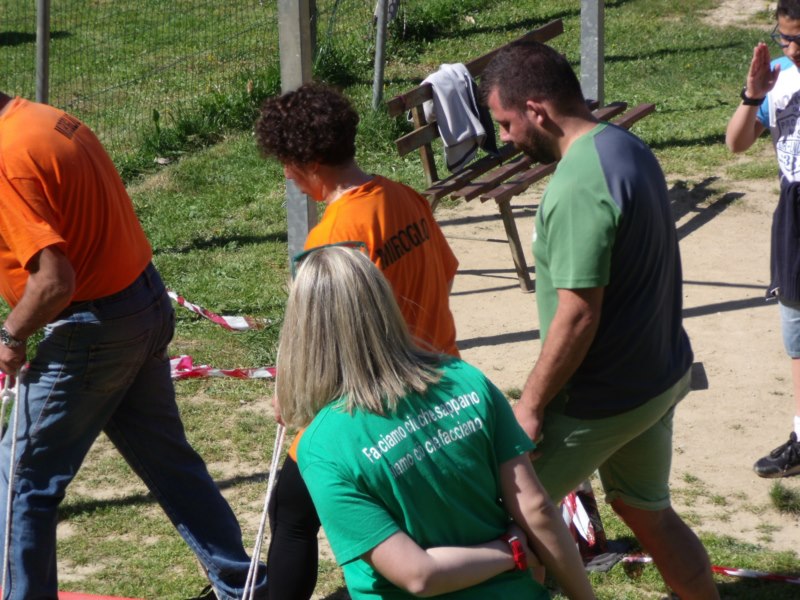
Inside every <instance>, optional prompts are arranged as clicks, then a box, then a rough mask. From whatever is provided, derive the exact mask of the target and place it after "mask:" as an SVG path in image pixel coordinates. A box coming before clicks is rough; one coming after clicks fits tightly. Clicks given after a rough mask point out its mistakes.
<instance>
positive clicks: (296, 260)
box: [292, 241, 369, 279]
mask: <svg viewBox="0 0 800 600" xmlns="http://www.w3.org/2000/svg"><path fill="white" fill-rule="evenodd" d="M337 246H338V247H342V248H352V249H353V250H358V251H359V252H361V253H363V254H366V255H367V256H369V250H368V249H367V245H366V244H365V243H364V242H356V241H346V242H336V243H334V244H323V245H322V246H314V247H313V248H309V249H308V250H304V251H303V252H301V253H300V254H295V255H294V256H293V257H292V279H294V276H295V275H296V274H297V269H299V268H300V265H301V264H303V261H304V260H305V259H307V258H308V257H309V256H310V255H311V254H313V253H314V252H316V251H317V250H322V249H323V248H336V247H337Z"/></svg>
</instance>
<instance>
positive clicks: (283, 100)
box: [255, 83, 358, 166]
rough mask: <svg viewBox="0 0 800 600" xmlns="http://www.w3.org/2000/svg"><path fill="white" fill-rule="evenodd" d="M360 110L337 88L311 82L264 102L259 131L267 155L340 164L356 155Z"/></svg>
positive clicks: (258, 138) (292, 161)
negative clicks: (357, 110) (356, 109)
mask: <svg viewBox="0 0 800 600" xmlns="http://www.w3.org/2000/svg"><path fill="white" fill-rule="evenodd" d="M357 127H358V113H357V112H356V111H355V109H353V106H352V105H351V104H350V102H349V100H347V98H345V97H344V96H343V95H342V94H340V93H339V92H337V91H336V90H334V89H333V88H330V87H327V86H324V85H321V84H317V83H307V84H304V85H302V86H300V87H299V88H297V89H296V90H294V91H292V92H288V93H286V94H283V95H282V96H278V97H274V98H268V99H267V100H266V101H265V102H264V104H263V105H262V106H261V116H260V117H259V118H258V121H256V126H255V134H256V141H257V143H258V147H259V148H260V149H261V152H262V153H263V154H264V156H268V157H275V158H277V159H278V160H279V161H281V162H282V163H290V164H296V165H305V164H308V163H311V162H318V163H320V164H324V165H330V166H337V165H342V164H344V163H346V162H348V161H350V160H351V159H352V158H353V157H354V156H355V155H356V128H357Z"/></svg>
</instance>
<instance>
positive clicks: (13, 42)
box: [0, 31, 72, 46]
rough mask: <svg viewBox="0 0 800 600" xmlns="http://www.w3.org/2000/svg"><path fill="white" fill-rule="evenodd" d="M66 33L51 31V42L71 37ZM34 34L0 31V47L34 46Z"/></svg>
mask: <svg viewBox="0 0 800 600" xmlns="http://www.w3.org/2000/svg"><path fill="white" fill-rule="evenodd" d="M71 36H72V34H71V33H70V32H68V31H51V32H50V39H51V40H62V39H64V38H68V37H71ZM35 43H36V34H35V33H29V32H27V31H0V46H22V45H23V44H35Z"/></svg>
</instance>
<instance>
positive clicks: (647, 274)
mask: <svg viewBox="0 0 800 600" xmlns="http://www.w3.org/2000/svg"><path fill="white" fill-rule="evenodd" d="M533 254H534V256H535V258H536V304H537V306H538V309H539V323H540V326H541V339H542V341H543V342H545V343H546V340H547V336H548V333H549V329H550V325H551V323H552V321H553V317H554V316H555V313H556V309H557V307H558V290H559V289H567V290H575V289H586V288H598V287H600V288H603V305H602V310H601V314H600V323H599V325H598V328H597V333H596V334H595V337H594V340H593V341H592V344H591V346H590V347H589V350H588V352H587V353H586V356H585V357H584V359H583V361H582V362H581V364H580V366H579V367H578V368H577V370H576V371H575V373H574V374H573V375H572V377H571V378H570V381H569V382H568V383H567V385H566V386H565V388H564V390H562V392H561V394H560V395H559V398H558V400H559V402H558V403H556V404H555V405H558V404H560V403H563V405H564V412H565V414H567V415H569V416H573V417H577V418H587V419H588V418H604V417H609V416H613V415H615V414H620V413H623V412H625V411H628V410H631V409H633V408H636V407H637V406H640V405H642V404H644V403H645V402H647V401H648V400H650V399H651V398H654V397H656V396H658V395H659V394H661V393H662V392H664V391H665V390H667V389H669V388H670V387H671V386H672V385H674V384H675V383H676V382H677V381H678V380H679V379H680V378H681V377H682V376H683V374H684V373H686V371H687V370H688V368H689V366H690V365H691V363H692V350H691V345H690V344H689V338H688V337H687V335H686V332H685V331H684V329H683V325H682V321H681V309H682V275H681V259H680V251H679V248H678V237H677V233H676V231H675V222H674V218H673V215H672V211H671V208H670V203H669V196H668V194H667V184H666V181H665V179H664V174H663V172H662V171H661V167H660V166H659V164H658V160H657V159H656V158H655V156H654V155H653V153H652V152H651V151H650V149H649V148H648V147H647V146H646V145H645V144H644V143H643V142H642V141H641V140H640V139H639V138H637V137H636V136H634V135H633V134H631V133H630V132H628V131H625V130H624V129H621V128H619V127H616V126H614V125H610V124H608V123H600V124H598V125H597V126H596V127H594V128H593V129H592V130H591V131H589V132H588V133H586V134H585V135H583V136H581V137H579V138H578V139H577V140H575V141H574V142H573V143H572V145H570V147H569V150H568V151H567V153H566V154H565V155H564V156H563V157H562V159H561V161H560V162H559V164H558V167H557V168H556V172H555V174H554V175H553V178H552V179H551V181H550V184H549V185H548V186H547V189H546V191H545V193H544V196H543V197H542V201H541V203H540V206H539V210H538V212H537V215H536V231H535V237H534V243H533ZM555 405H554V406H555Z"/></svg>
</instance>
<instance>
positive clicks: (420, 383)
mask: <svg viewBox="0 0 800 600" xmlns="http://www.w3.org/2000/svg"><path fill="white" fill-rule="evenodd" d="M440 360H441V356H440V355H438V354H433V353H431V352H427V351H425V350H422V349H421V348H419V347H417V346H416V345H415V344H414V342H413V341H412V339H411V336H410V334H409V333H408V329H407V328H406V324H405V321H404V320H403V316H402V314H401V313H400V309H399V308H398V306H397V302H396V301H395V299H394V294H393V293H392V289H391V287H390V286H389V283H388V282H387V281H386V279H385V278H384V276H383V274H382V273H381V272H380V271H379V270H378V268H377V267H375V265H373V264H372V262H370V260H369V258H368V257H366V256H365V255H364V254H362V253H361V252H358V251H356V250H352V249H349V248H344V247H326V248H322V249H320V250H316V251H314V252H312V253H310V254H309V255H308V256H307V257H306V258H305V260H304V261H303V262H302V264H301V265H300V268H299V269H298V271H297V275H296V277H295V280H294V283H293V285H292V288H291V292H290V294H289V300H288V303H287V306H286V315H285V317H284V323H283V328H282V329H281V336H280V343H279V345H278V373H277V392H276V393H277V396H278V404H279V405H280V411H281V416H282V417H283V420H284V421H285V422H286V424H287V425H291V426H297V427H302V426H306V425H308V424H309V423H310V422H311V421H312V420H313V418H314V417H315V416H316V415H317V413H318V412H319V411H320V410H322V409H323V408H324V407H325V406H326V405H327V404H329V403H330V402H332V401H333V400H337V399H339V398H341V399H343V401H344V406H345V408H346V409H347V410H348V411H350V412H352V411H354V410H355V409H363V410H368V411H371V412H374V413H378V414H384V412H385V411H387V410H393V409H394V408H395V407H396V406H397V402H398V400H399V399H400V398H401V397H403V396H405V395H406V394H407V393H408V392H410V391H415V392H419V393H422V392H424V391H425V390H426V389H427V387H428V384H430V383H433V382H435V381H438V379H439V377H440V373H439V371H438V370H437V368H436V367H437V365H438V363H439V362H440Z"/></svg>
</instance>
